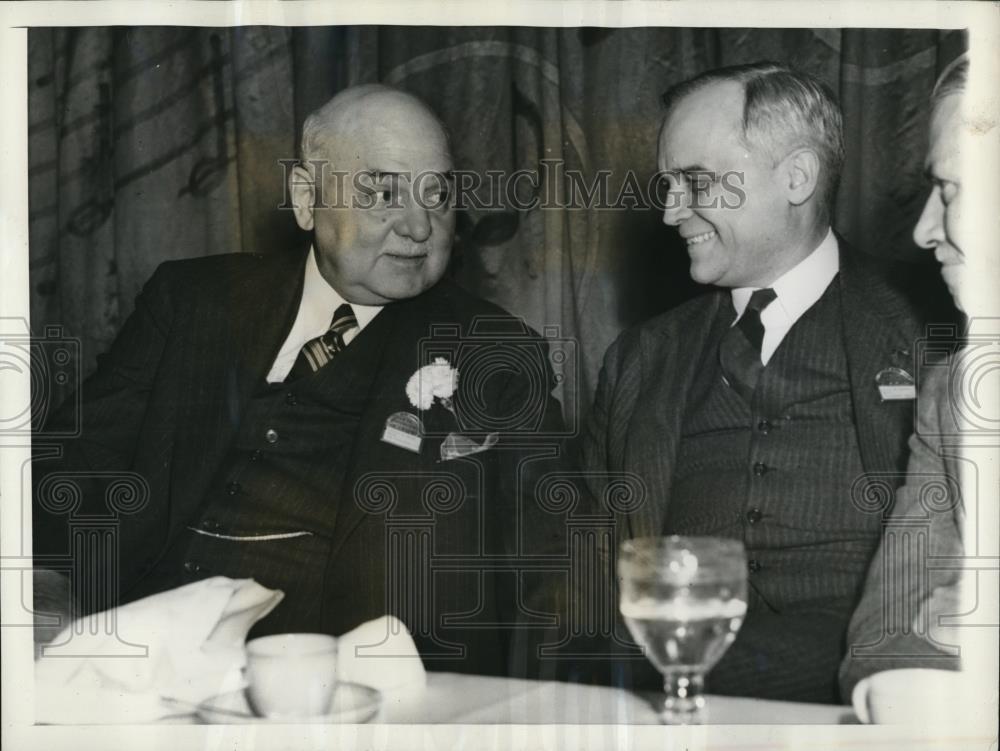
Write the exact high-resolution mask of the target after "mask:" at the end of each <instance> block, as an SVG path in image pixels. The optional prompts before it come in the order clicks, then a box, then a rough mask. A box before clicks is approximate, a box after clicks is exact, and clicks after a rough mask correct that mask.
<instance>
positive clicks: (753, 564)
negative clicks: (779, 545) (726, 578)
mask: <svg viewBox="0 0 1000 751" xmlns="http://www.w3.org/2000/svg"><path fill="white" fill-rule="evenodd" d="M747 568H749V569H750V571H752V572H753V573H757V572H758V571H760V570H761V569H762V568H764V567H763V566H762V565H761V563H760V561H758V560H757V559H756V558H751V559H750V561H749V562H748V563H747Z"/></svg>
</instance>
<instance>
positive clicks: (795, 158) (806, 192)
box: [782, 148, 820, 206]
mask: <svg viewBox="0 0 1000 751" xmlns="http://www.w3.org/2000/svg"><path fill="white" fill-rule="evenodd" d="M782 167H783V173H784V174H785V175H786V176H787V179H788V185H787V188H788V201H789V203H791V204H793V205H795V206H801V205H802V204H804V203H805V202H806V201H808V200H809V199H810V198H812V196H813V195H814V194H815V193H816V187H817V186H818V185H819V174H820V161H819V155H817V154H816V152H815V151H813V150H812V149H806V148H803V149H796V150H795V151H793V152H792V153H791V154H789V155H788V156H786V157H785V158H784V160H783V164H782Z"/></svg>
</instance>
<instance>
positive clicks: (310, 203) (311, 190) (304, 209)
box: [288, 164, 316, 232]
mask: <svg viewBox="0 0 1000 751" xmlns="http://www.w3.org/2000/svg"><path fill="white" fill-rule="evenodd" d="M288 190H289V192H290V193H291V196H292V212H293V213H294V214H295V221H296V222H297V223H298V225H299V227H301V228H302V229H304V230H305V231H307V232H310V231H312V228H313V224H314V221H313V212H314V211H315V206H316V178H315V175H314V173H313V171H312V170H311V169H307V168H306V167H304V166H303V165H301V164H296V165H295V166H294V167H292V171H291V173H289V175H288Z"/></svg>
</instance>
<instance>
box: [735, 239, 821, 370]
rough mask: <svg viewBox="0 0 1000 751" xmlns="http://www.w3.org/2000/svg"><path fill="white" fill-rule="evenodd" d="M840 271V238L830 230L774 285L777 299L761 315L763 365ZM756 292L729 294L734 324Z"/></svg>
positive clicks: (742, 290) (750, 289)
mask: <svg viewBox="0 0 1000 751" xmlns="http://www.w3.org/2000/svg"><path fill="white" fill-rule="evenodd" d="M839 270H840V252H839V248H838V246H837V238H836V236H834V234H833V230H832V229H829V230H827V233H826V237H824V238H823V241H822V242H821V243H820V244H819V245H818V246H817V247H816V249H815V250H814V251H813V252H812V253H810V254H809V255H807V256H806V257H805V258H803V259H802V260H801V261H799V262H798V264H796V265H795V266H793V267H792V268H791V269H789V270H788V271H786V272H785V273H784V274H782V275H781V276H780V277H778V279H777V280H775V282H774V284H772V285H771V289H773V290H774V292H775V294H776V295H777V297H776V298H775V300H774V302H772V303H771V304H770V305H768V306H767V307H766V308H764V311H763V313H761V316H760V320H761V323H762V324H763V325H764V341H763V343H762V344H761V353H760V354H761V361H762V362H763V363H764V364H767V361H768V360H769V359H770V358H771V355H772V354H774V350H776V349H777V348H778V345H779V344H780V343H781V340H782V339H784V338H785V334H787V333H788V331H789V329H791V328H792V326H793V325H794V324H795V322H796V321H798V320H799V318H801V317H802V314H803V313H805V312H806V311H807V310H809V308H811V307H812V306H813V305H815V304H816V301H817V300H819V298H820V297H822V296H823V293H824V292H826V288H827V287H829V286H830V282H832V281H833V278H834V277H835V276H836V275H837V272H838V271H839ZM757 289H759V288H758V287H738V288H736V289H733V290H731V291H730V292H731V295H732V299H733V307H734V308H735V309H736V319H735V320H734V321H733V323H734V324H735V323H736V321H738V320H739V319H740V316H742V315H743V311H744V310H746V307H747V304H748V303H749V302H750V296H751V295H752V294H753V293H754V292H755V291H756V290H757Z"/></svg>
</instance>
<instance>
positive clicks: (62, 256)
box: [28, 26, 966, 412]
mask: <svg viewBox="0 0 1000 751" xmlns="http://www.w3.org/2000/svg"><path fill="white" fill-rule="evenodd" d="M28 42H29V44H28V55H29V60H28V75H29V120H30V122H29V137H30V146H29V171H30V174H29V189H30V197H29V210H30V256H31V258H30V268H31V271H30V284H31V318H32V330H33V331H34V332H35V333H36V334H41V333H42V332H43V331H44V330H45V329H46V327H51V326H59V327H62V334H63V335H65V336H71V337H77V338H79V339H80V340H81V344H82V346H81V353H82V355H81V363H80V367H81V369H82V371H83V372H84V373H86V372H88V371H89V370H91V369H92V368H93V366H94V360H95V357H96V355H97V354H99V353H100V352H101V351H103V350H105V349H106V348H107V347H108V346H109V344H110V343H111V341H112V340H113V338H114V337H115V335H116V333H117V332H118V330H119V328H120V327H121V324H122V322H123V320H124V318H125V317H126V316H128V314H129V313H130V312H131V309H132V307H133V303H134V299H135V296H136V294H137V292H138V291H139V289H140V287H141V286H142V284H143V282H144V281H145V280H146V279H147V278H148V277H149V275H150V274H151V273H152V271H153V270H154V269H155V268H156V266H157V265H158V264H160V263H161V262H163V261H166V260H170V259H177V258H188V257H194V256H201V255H208V254H213V253H227V252H256V253H281V252H288V250H289V249H290V248H291V247H292V246H293V245H294V244H295V243H296V240H297V238H296V234H297V229H296V227H295V223H294V220H293V217H292V215H291V212H290V211H287V210H282V209H281V208H280V206H281V205H282V203H283V200H284V197H285V196H284V179H285V171H284V170H285V169H286V167H285V166H283V160H285V163H286V164H287V160H289V159H291V158H293V157H294V156H295V153H296V146H297V139H298V136H297V133H298V131H299V129H300V127H301V124H302V121H303V119H304V118H305V116H306V114H308V113H309V112H310V111H311V110H312V109H314V108H315V107H317V106H319V105H320V104H322V103H323V102H325V101H326V100H327V99H328V98H329V97H330V96H332V95H333V94H334V93H336V92H337V91H338V90H340V89H341V88H343V87H345V86H348V85H352V84H356V83H365V82H376V81H380V82H385V83H389V84H392V85H395V86H398V87H400V88H402V89H405V90H408V91H411V92H413V93H414V94H416V95H418V96H419V97H421V98H423V99H424V100H425V101H427V102H428V103H429V104H430V105H431V107H433V108H434V110H435V111H436V112H437V113H438V114H439V115H440V117H441V118H442V120H443V121H444V122H445V124H446V126H447V127H448V129H449V131H450V134H451V139H452V145H453V151H454V154H455V163H456V167H458V168H459V169H462V170H469V171H472V172H474V173H477V174H479V175H483V176H485V175H486V173H487V171H488V170H502V171H504V172H505V173H507V174H511V173H514V172H515V171H516V170H527V171H529V174H537V175H538V179H537V180H536V181H534V183H533V182H532V181H531V180H524V181H521V182H520V183H519V184H518V189H519V191H520V192H519V193H518V196H519V197H520V198H525V195H524V193H525V191H527V193H528V195H527V196H526V198H528V199H530V198H532V197H533V195H531V194H532V192H533V193H534V197H539V196H548V197H549V198H550V199H553V200H551V201H549V202H546V201H545V200H542V201H541V205H539V206H536V207H535V208H526V207H524V206H526V205H527V204H528V203H529V202H528V201H524V203H523V204H522V205H521V206H517V205H511V204H510V202H507V205H501V206H491V205H489V204H488V203H487V205H485V206H479V205H478V204H477V205H469V206H468V207H467V208H465V209H463V210H462V211H460V212H459V217H458V223H457V228H458V229H457V237H456V248H455V254H454V257H453V263H452V266H451V268H450V270H449V273H450V274H452V275H453V276H454V277H455V278H457V279H458V281H459V282H460V283H461V284H462V285H463V286H465V287H467V288H468V289H470V290H471V291H473V292H476V293H478V294H480V295H482V296H484V297H486V298H488V299H490V300H493V301H495V302H497V303H499V304H500V305H502V306H504V307H505V308H507V309H508V310H511V311H513V312H515V313H517V314H519V315H522V316H524V317H525V318H526V319H527V321H528V322H529V323H530V324H531V325H532V326H533V327H535V328H536V329H537V330H539V331H545V333H546V334H547V335H549V336H552V337H560V338H564V339H569V340H572V341H574V342H575V343H576V345H575V347H573V348H571V349H572V350H573V351H575V352H576V354H577V357H576V363H575V367H570V368H569V369H568V372H567V377H566V378H565V379H564V380H563V381H562V382H561V383H560V384H559V390H560V393H559V395H560V397H561V398H562V399H563V403H564V408H565V409H567V410H578V411H581V412H582V411H585V410H586V407H587V405H588V404H589V401H590V397H591V395H592V392H593V388H594V386H595V382H596V374H597V370H598V368H599V365H600V358H601V356H602V354H603V352H604V350H605V348H606V347H607V345H608V344H609V343H610V342H611V341H612V340H613V339H614V337H615V336H616V335H617V333H618V332H620V331H621V330H622V329H623V328H625V327H627V326H629V325H631V324H634V323H636V322H638V321H640V320H642V319H644V318H646V317H648V316H650V315H652V314H655V313H658V312H660V311H663V310H667V309H669V308H671V307H673V306H674V305H676V304H678V303H679V302H681V301H682V300H684V299H686V298H687V297H689V296H690V295H692V294H693V293H695V292H697V288H696V287H695V286H694V285H693V283H692V282H690V280H689V279H688V276H687V257H686V253H685V251H684V248H683V246H682V244H681V243H680V242H679V241H678V239H677V237H676V235H675V233H674V232H672V231H671V230H669V229H668V228H665V227H664V226H663V225H662V223H661V221H660V213H659V212H658V211H657V210H656V209H655V207H652V206H648V205H647V206H643V205H641V201H635V200H632V199H630V198H629V195H628V192H629V191H630V190H632V189H631V188H630V187H629V183H630V181H632V182H633V184H634V185H635V186H641V187H644V186H646V185H647V184H648V182H649V179H650V177H651V176H652V175H653V173H654V172H655V169H656V136H657V130H658V127H659V124H660V120H661V118H662V114H663V112H662V105H661V95H662V93H663V91H664V90H665V89H666V88H668V87H669V86H670V85H671V84H673V83H675V82H677V81H679V80H681V79H683V78H686V77H688V76H691V75H694V74H696V73H698V72H700V71H702V70H705V69H707V68H711V67H717V66H719V65H728V64H735V63H744V62H751V61H754V60H759V59H772V60H777V61H781V62H786V63H788V64H790V65H793V66H796V67H799V68H801V69H804V70H807V71H809V72H811V73H814V74H816V75H817V76H819V77H820V78H821V79H823V80H824V81H826V82H827V83H828V84H829V85H830V87H831V88H832V89H833V90H834V91H835V92H836V93H838V95H839V98H840V101H841V103H842V106H843V108H844V114H845V128H846V137H847V152H848V153H847V166H846V169H845V173H844V176H843V179H842V182H841V188H840V194H839V198H838V207H837V212H836V221H835V225H836V227H837V229H838V230H839V231H840V232H841V233H842V234H843V235H844V236H845V237H846V238H847V239H848V240H849V241H851V242H852V243H853V244H854V245H855V246H856V247H857V248H858V249H860V250H861V251H862V252H867V253H870V254H874V255H881V256H887V257H895V258H902V259H911V260H919V259H925V260H926V261H930V260H931V259H930V258H929V254H926V253H918V252H917V250H916V248H915V247H914V246H913V243H912V240H911V239H910V231H911V228H912V226H913V224H914V222H915V220H916V217H917V216H918V214H919V210H920V206H921V205H922V202H923V200H924V197H925V195H926V193H925V190H926V187H925V185H924V182H923V179H922V177H921V173H922V158H923V150H924V147H925V139H926V131H927V122H926V120H927V111H926V109H927V108H926V102H927V98H928V95H929V93H930V90H931V88H932V86H933V83H934V80H935V77H936V75H937V73H938V72H939V71H940V70H941V69H942V68H943V67H944V65H946V64H947V63H948V62H949V61H950V60H951V59H953V58H954V57H955V56H957V55H958V54H960V52H961V51H962V49H964V46H965V44H966V40H965V35H964V33H963V32H960V31H957V32H956V31H951V32H938V31H934V30H931V31H926V30H918V31H906V30H839V29H694V28H684V29H664V28H627V29H607V28H569V29H553V28H532V27H522V28H518V27H502V28H494V27H484V28H474V27H462V28H449V27H388V26H379V27H375V26H362V27H327V28H302V29H289V28H277V27H241V28H232V29H199V28H165V27H155V28H153V27H150V28H126V27H102V28H74V29H32V30H31V31H30V32H29V37H28ZM553 165H558V167H553ZM553 169H560V170H564V171H565V174H559V173H553V172H552V170H553ZM630 170H631V175H632V176H631V177H629V174H630V173H629V171H630ZM570 172H572V173H574V174H576V175H577V176H578V177H579V179H580V181H581V182H580V185H582V186H584V187H592V186H593V185H600V182H601V176H602V175H605V178H606V180H607V183H606V184H607V186H608V189H607V192H608V196H607V198H606V200H605V202H604V207H603V208H591V209H584V208H581V207H576V208H574V207H572V206H568V205H567V203H568V200H567V199H568V197H569V196H571V195H572V193H571V192H570V187H571V186H570V184H569V183H568V182H567V179H566V175H567V174H569V173H570ZM623 191H624V192H623ZM488 193H489V183H488V182H487V183H485V184H484V185H483V186H481V187H480V188H479V189H477V190H476V191H475V195H476V196H478V197H480V198H481V199H482V201H481V202H482V203H486V202H487V201H488V199H489V195H487V194H488ZM577 197H578V198H579V197H580V196H579V193H577ZM474 203H475V202H474ZM616 203H617V204H618V207H617V208H616V207H615V204H616ZM925 257H926V258H925ZM937 292H940V290H938V291H937ZM937 292H936V293H937ZM261 304H263V305H266V304H267V301H266V300H262V301H261Z"/></svg>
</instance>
